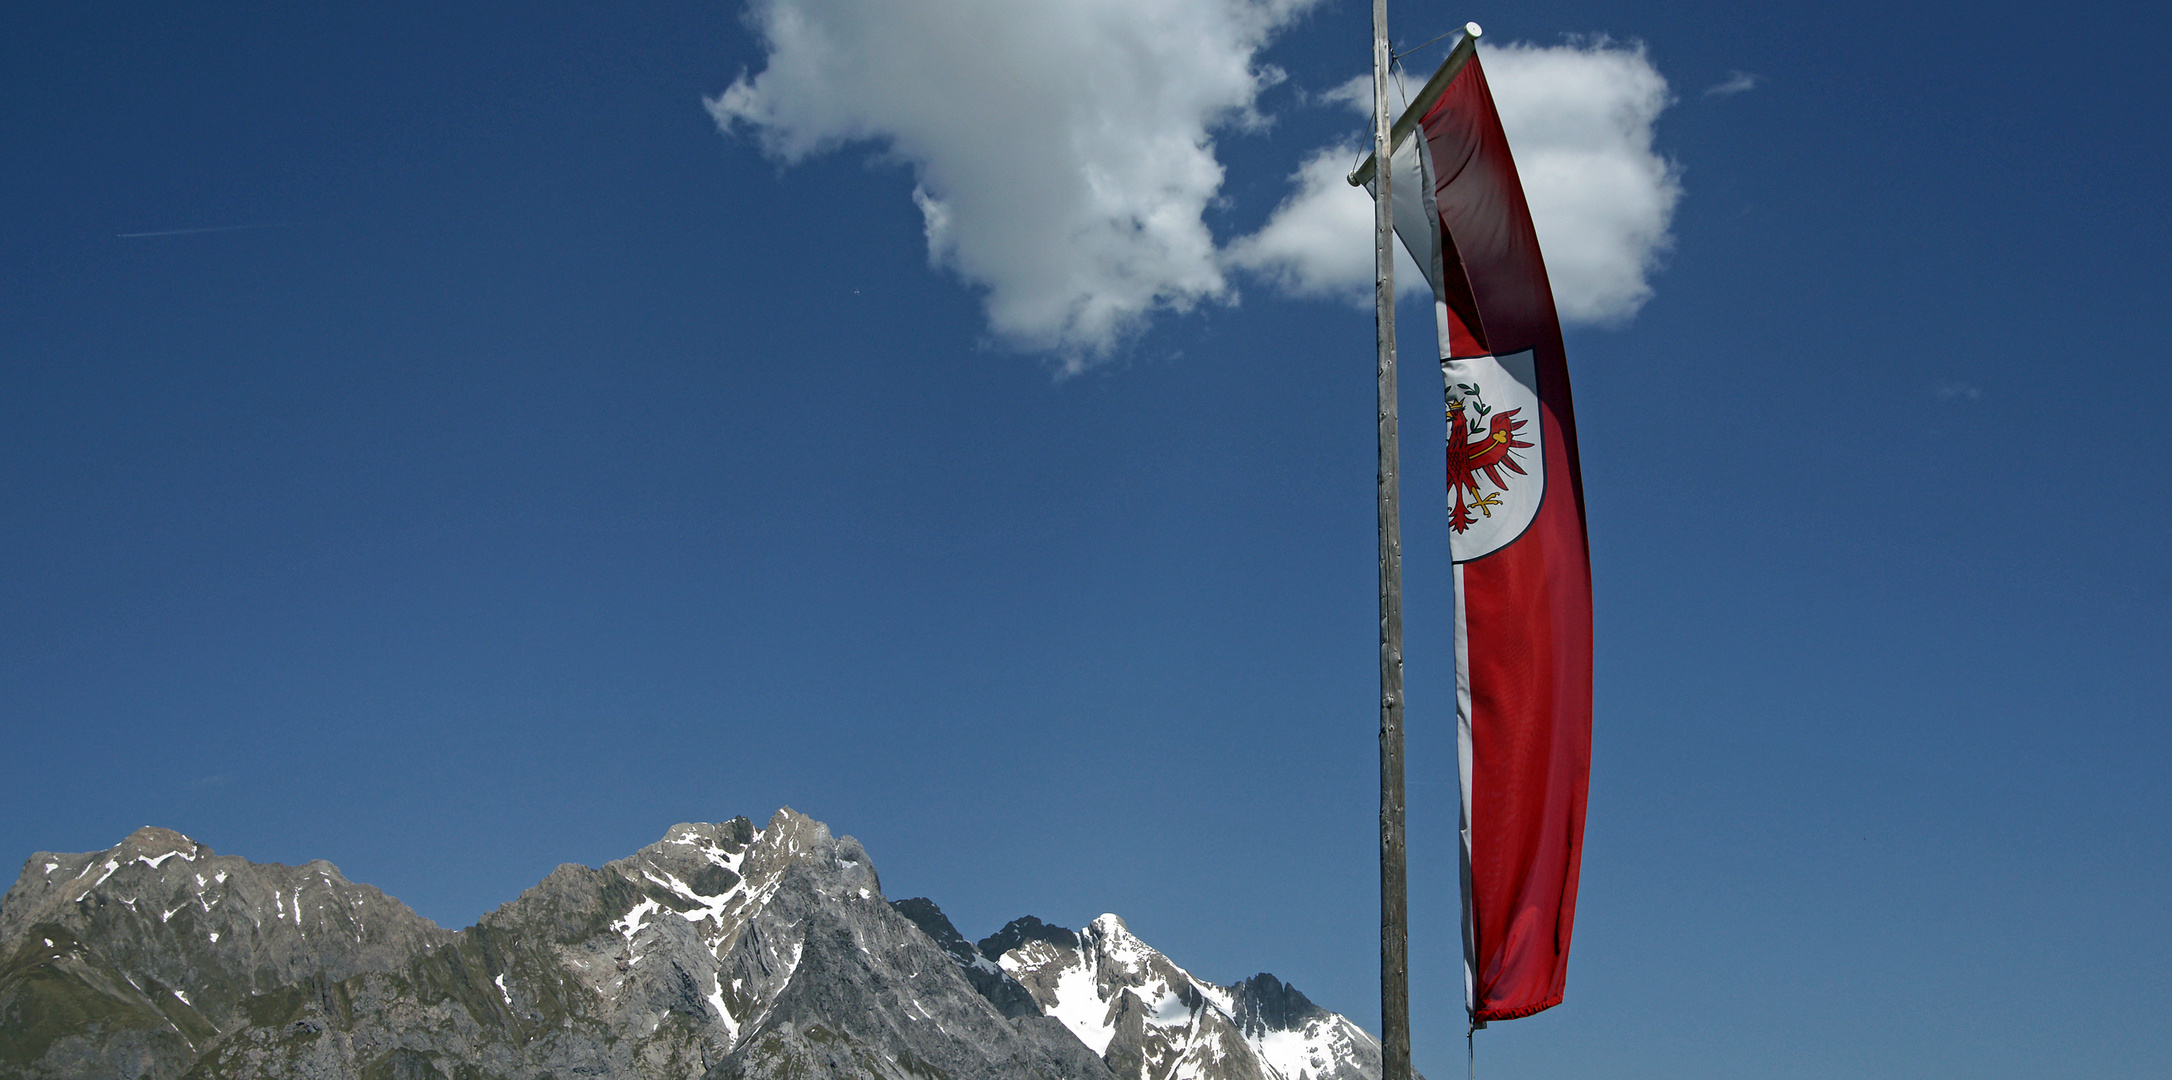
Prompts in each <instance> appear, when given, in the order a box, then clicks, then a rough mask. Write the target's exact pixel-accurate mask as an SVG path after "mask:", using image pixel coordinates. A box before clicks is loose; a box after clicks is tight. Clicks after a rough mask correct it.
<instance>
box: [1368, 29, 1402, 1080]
mask: <svg viewBox="0 0 2172 1080" xmlns="http://www.w3.org/2000/svg"><path fill="white" fill-rule="evenodd" d="M1389 59H1390V57H1389V55H1388V0H1373V158H1374V160H1376V161H1386V160H1388V157H1389V148H1390V146H1391V145H1392V143H1391V142H1390V139H1391V128H1390V126H1389V123H1388V62H1389ZM1378 172H1379V187H1378V194H1377V197H1376V198H1375V199H1374V200H1373V333H1374V338H1375V341H1374V344H1375V346H1376V352H1377V356H1376V360H1377V364H1376V369H1375V372H1374V376H1375V386H1374V392H1375V395H1376V397H1375V401H1376V402H1377V405H1378V408H1377V411H1376V416H1375V419H1376V421H1377V424H1378V426H1377V430H1376V432H1375V434H1376V437H1377V439H1378V444H1379V451H1380V471H1379V473H1378V474H1377V476H1376V488H1377V491H1376V493H1377V497H1378V498H1377V501H1378V520H1379V528H1380V1075H1381V1080H1410V947H1409V946H1410V904H1409V887H1408V876H1407V872H1406V868H1405V864H1404V853H1403V525H1402V510H1401V507H1400V505H1399V487H1400V485H1399V482H1398V480H1397V476H1396V472H1397V461H1396V458H1397V452H1396V451H1397V448H1396V438H1397V424H1396V404H1395V215H1394V197H1393V196H1392V194H1391V193H1390V192H1389V190H1388V184H1389V174H1390V173H1392V172H1394V170H1393V169H1381V170H1378Z"/></svg>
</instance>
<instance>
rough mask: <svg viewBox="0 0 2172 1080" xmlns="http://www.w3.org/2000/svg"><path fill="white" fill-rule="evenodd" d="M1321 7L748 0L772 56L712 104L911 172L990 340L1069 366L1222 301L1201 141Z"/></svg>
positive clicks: (805, 147)
mask: <svg viewBox="0 0 2172 1080" xmlns="http://www.w3.org/2000/svg"><path fill="white" fill-rule="evenodd" d="M1315 2H1316V0H1032V2H1026V3H1021V2H1019V0H941V2H936V0H918V2H914V3H897V2H895V0H753V3H752V4H751V7H750V9H749V11H748V19H749V22H750V24H751V25H752V26H753V27H754V29H755V30H756V32H758V33H759V34H760V35H761V36H762V38H763V41H764V43H765V45H766V47H767V51H768V67H767V68H766V69H765V70H763V71H762V72H761V73H760V74H758V75H754V76H752V77H747V76H742V77H741V78H740V79H739V80H738V81H736V82H734V83H733V84H732V85H731V87H730V88H729V89H727V90H725V91H724V93H723V94H721V95H719V96H717V97H715V98H713V99H710V100H709V101H708V102H707V104H708V106H709V110H710V112H711V113H712V114H713V115H714V116H715V117H716V120H717V123H718V124H719V125H720V126H722V127H723V128H724V129H725V130H726V131H732V130H734V129H736V128H738V127H740V126H741V125H744V126H745V127H747V128H749V129H751V130H753V131H754V132H756V133H757V134H758V135H759V137H760V139H761V142H762V146H763V148H764V150H765V151H766V152H768V153H769V154H770V155H772V156H773V157H775V158H777V159H778V160H781V161H784V162H788V163H789V162H797V161H800V160H803V159H805V158H807V157H809V156H810V155H813V154H817V153H821V152H823V151H826V150H830V149H834V148H836V147H839V146H842V145H845V144H849V143H855V142H871V143H874V144H876V145H878V146H881V147H883V148H884V149H885V150H886V151H887V152H888V153H890V154H892V155H894V156H895V157H896V158H897V159H899V160H901V161H903V162H905V163H907V164H908V165H909V166H910V167H911V168H912V170H913V174H914V177H915V180H916V182H917V186H916V187H915V189H914V193H913V198H914V201H915V202H916V203H918V205H919V206H920V209H921V213H922V215H923V216H924V219H925V222H926V229H927V238H928V257H929V260H930V262H932V263H933V264H935V265H937V266H941V267H947V268H950V269H952V270H955V271H956V272H957V273H958V274H960V275H961V276H963V277H964V278H965V279H967V280H968V281H971V282H973V283H975V284H977V285H979V286H981V287H983V288H984V289H985V290H986V297H985V299H986V305H987V313H988V322H989V325H990V327H991V329H992V330H993V331H994V332H995V334H996V336H997V337H999V338H1000V339H1002V340H1003V341H1004V342H1005V343H1007V344H1010V345H1014V346H1018V347H1023V348H1029V349H1038V350H1050V351H1053V352H1056V353H1058V354H1060V355H1062V356H1064V357H1065V358H1066V362H1067V365H1068V366H1070V367H1072V368H1076V367H1078V366H1081V365H1082V364H1084V363H1085V362H1086V361H1088V360H1090V359H1092V358H1093V357H1096V356H1100V355H1104V354H1106V353H1107V351H1108V350H1109V349H1110V348H1112V347H1113V346H1114V345H1115V344H1117V343H1118V342H1120V341H1122V340H1123V339H1124V338H1125V337H1126V336H1127V335H1128V334H1130V333H1132V332H1134V331H1136V330H1137V329H1138V328H1139V327H1141V326H1142V325H1143V324H1144V322H1145V320H1146V319H1147V318H1148V317H1149V316H1150V315H1151V314H1152V313H1153V312H1155V311H1157V310H1162V309H1170V310H1178V311H1182V310H1186V309H1188V308H1190V307H1191V306H1193V305H1194V304H1197V303H1199V302H1201V301H1206V300H1222V299H1228V298H1229V297H1230V295H1231V290H1230V286H1229V283H1228V281H1227V280H1226V278H1225V276H1224V273H1223V268H1222V261H1221V258H1220V253H1219V252H1218V250H1217V247H1216V244H1215V240H1214V237H1213V235H1212V233H1211V232H1210V231H1209V230H1208V228H1207V226H1206V224H1205V222H1204V221H1203V220H1202V217H1201V215H1202V213H1203V212H1204V210H1205V209H1206V207H1207V205H1208V204H1209V203H1210V201H1211V200H1213V199H1214V198H1215V196H1216V193H1217V192H1218V191H1219V190H1220V188H1221V184H1222V166H1221V163H1220V162H1219V161H1217V160H1216V158H1215V155H1214V145H1213V142H1212V133H1213V132H1214V131H1215V130H1217V129H1218V128H1222V127H1225V126H1231V125H1238V126H1243V125H1248V124H1254V123H1258V122H1259V118H1258V116H1257V115H1256V114H1255V113H1254V112H1253V111H1252V107H1253V103H1254V102H1255V101H1256V99H1257V98H1258V95H1259V93H1260V91H1261V90H1262V89H1264V88H1265V87H1267V86H1269V85H1272V84H1273V82H1275V81H1276V80H1277V79H1279V78H1280V75H1279V73H1277V72H1275V71H1274V70H1273V69H1271V68H1266V67H1262V66H1261V65H1259V64H1258V63H1257V62H1256V59H1255V58H1256V55H1257V53H1258V51H1259V49H1260V48H1261V47H1262V46H1263V45H1265V44H1266V42H1267V40H1268V38H1269V37H1270V36H1271V35H1272V34H1273V33H1274V32H1275V31H1276V30H1277V29H1279V28H1280V27H1282V26H1284V25H1285V24H1287V23H1288V22H1289V21H1290V19H1291V18H1292V17H1293V16H1294V15H1295V14H1297V13H1298V12H1300V11H1302V10H1303V9H1305V8H1307V7H1309V6H1311V5H1312V4H1313V3H1315Z"/></svg>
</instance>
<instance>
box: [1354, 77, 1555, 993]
mask: <svg viewBox="0 0 2172 1080" xmlns="http://www.w3.org/2000/svg"><path fill="white" fill-rule="evenodd" d="M1389 162H1390V164H1389V167H1390V168H1391V169H1392V170H1393V172H1392V174H1391V179H1390V185H1389V186H1390V190H1391V198H1392V199H1393V206H1392V207H1391V208H1390V209H1391V211H1392V216H1393V217H1394V219H1395V230H1396V233H1397V235H1399V236H1401V237H1402V239H1403V244H1404V246H1405V247H1406V248H1407V249H1408V250H1409V251H1410V253H1411V256H1412V257H1413V258H1414V259H1416V260H1417V263H1418V266H1419V269H1421V270H1422V271H1424V272H1425V274H1426V278H1427V280H1428V281H1429V282H1430V283H1431V285H1432V286H1433V299H1434V304H1433V307H1434V315H1435V324H1436V326H1437V328H1438V331H1439V338H1440V342H1439V343H1440V356H1441V377H1442V380H1443V385H1444V388H1445V391H1446V411H1447V427H1448V455H1447V456H1448V483H1447V492H1446V501H1447V504H1448V525H1449V549H1450V554H1451V556H1452V557H1453V560H1454V567H1455V572H1454V578H1455V653H1456V727H1457V736H1458V737H1457V743H1458V758H1459V762H1458V764H1459V771H1460V773H1461V776H1462V788H1463V813H1462V883H1463V912H1464V925H1463V957H1464V973H1463V974H1464V994H1465V1001H1466V1004H1467V1006H1468V1008H1469V1010H1470V1017H1471V1022H1472V1023H1473V1024H1482V1023H1485V1022H1486V1021H1490V1020H1510V1019H1514V1018H1516V1017H1520V1016H1529V1015H1531V1014H1532V1013H1535V1012H1538V1011H1540V1010H1542V1009H1548V1008H1551V1007H1553V1006H1555V1005H1558V1004H1560V1003H1561V996H1562V990H1563V987H1564V985H1565V984H1566V982H1567V975H1568V958H1569V936H1570V930H1571V928H1572V927H1573V925H1574V923H1575V916H1576V884H1577V875H1578V872H1579V869H1580V866H1581V862H1582V855H1583V839H1584V800H1585V793H1586V790H1587V787H1588V779H1589V775H1590V771H1591V558H1590V552H1589V546H1588V544H1587V542H1586V538H1585V532H1584V492H1583V481H1582V478H1581V474H1580V471H1579V469H1578V465H1577V455H1576V419H1575V414H1574V411H1573V410H1572V409H1571V407H1570V403H1569V372H1568V365H1567V360H1566V358H1565V357H1564V355H1563V349H1562V343H1561V322H1560V319H1559V317H1558V316H1557V315H1556V314H1555V311H1554V301H1553V291H1552V289H1551V288H1550V287H1549V285H1548V284H1547V280H1546V265H1545V262H1544V260H1542V259H1541V258H1540V256H1539V247H1538V235H1537V233H1536V232H1535V231H1533V229H1532V226H1531V212H1530V208H1529V207H1528V206H1526V205H1525V203H1524V197H1523V185H1522V183H1521V182H1520V181H1518V179H1517V177H1516V163H1515V161H1514V160H1513V159H1512V158H1511V157H1510V155H1509V150H1508V139H1507V137H1506V136H1505V135H1504V134H1503V133H1502V130H1501V119H1500V116H1499V115H1498V114H1497V113H1496V112H1495V110H1494V105H1493V94H1492V92H1491V91H1490V90H1489V89H1488V88H1487V86H1486V76H1485V72H1484V70H1483V69H1482V68H1481V67H1480V65H1479V62H1478V58H1477V57H1476V56H1475V55H1473V56H1471V58H1470V60H1469V61H1468V62H1467V63H1466V64H1465V65H1464V66H1463V68H1462V69H1461V71H1459V72H1458V73H1457V74H1456V75H1455V76H1454V78H1453V80H1452V81H1451V82H1449V84H1448V87H1447V89H1446V91H1445V92H1443V93H1442V94H1441V96H1440V98H1439V99H1438V100H1437V101H1435V102H1433V103H1432V104H1431V105H1430V106H1429V107H1427V108H1426V109H1425V111H1424V112H1423V113H1422V114H1421V115H1420V117H1419V120H1418V130H1417V131H1416V132H1415V133H1413V136H1412V137H1411V138H1410V139H1409V140H1408V141H1407V142H1406V143H1405V144H1404V145H1403V146H1401V147H1398V148H1397V150H1396V152H1395V153H1393V154H1392V155H1391V156H1390V159H1389ZM1376 194H1377V192H1376Z"/></svg>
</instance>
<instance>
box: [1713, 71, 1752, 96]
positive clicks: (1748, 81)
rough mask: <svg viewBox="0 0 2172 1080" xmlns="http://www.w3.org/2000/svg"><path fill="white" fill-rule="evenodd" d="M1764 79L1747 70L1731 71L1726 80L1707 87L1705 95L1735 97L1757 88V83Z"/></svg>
mask: <svg viewBox="0 0 2172 1080" xmlns="http://www.w3.org/2000/svg"><path fill="white" fill-rule="evenodd" d="M1764 81H1765V80H1763V79H1761V78H1759V77H1757V76H1755V75H1752V74H1750V73H1749V72H1747V71H1730V72H1728V73H1727V79H1726V81H1725V82H1721V83H1718V84H1715V85H1712V86H1707V87H1705V88H1704V96H1706V97H1733V96H1735V95H1736V94H1743V93H1748V92H1749V91H1751V90H1755V89H1757V84H1758V83H1761V82H1764Z"/></svg>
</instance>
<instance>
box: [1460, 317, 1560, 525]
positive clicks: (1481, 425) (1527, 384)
mask: <svg viewBox="0 0 2172 1080" xmlns="http://www.w3.org/2000/svg"><path fill="white" fill-rule="evenodd" d="M1440 367H1441V376H1442V378H1443V379H1444V380H1445V381H1446V383H1447V396H1448V496H1449V500H1450V506H1449V508H1448V528H1449V530H1450V533H1449V545H1450V547H1451V549H1452V553H1453V555H1454V558H1455V561H1457V562H1469V561H1470V560H1472V559H1476V558H1479V557H1480V556H1483V555H1487V554H1490V553H1492V552H1494V551H1498V550H1500V549H1501V548H1503V547H1506V546H1507V545H1508V544H1509V543H1510V542H1512V541H1514V540H1515V539H1516V538H1517V537H1518V536H1521V535H1523V531H1524V529H1525V528H1526V527H1528V526H1529V525H1530V524H1531V519H1532V517H1533V516H1534V515H1536V514H1537V513H1538V505H1539V501H1540V499H1541V498H1543V497H1544V495H1545V491H1546V470H1545V458H1544V453H1543V450H1542V448H1541V447H1540V446H1539V442H1540V440H1539V425H1538V424H1537V423H1535V422H1534V421H1536V420H1537V419H1538V412H1539V409H1538V381H1537V377H1536V374H1537V373H1536V371H1535V370H1534V365H1533V363H1532V354H1531V352H1530V351H1529V350H1525V351H1523V352H1520V353H1514V354H1511V355H1509V356H1499V357H1496V356H1480V357H1473V358H1470V359H1464V360H1443V361H1441V365H1440Z"/></svg>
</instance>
